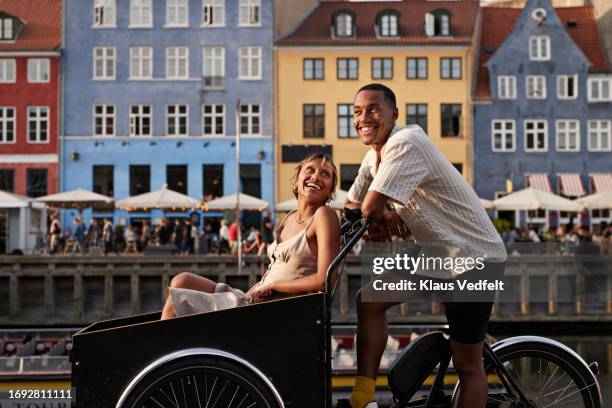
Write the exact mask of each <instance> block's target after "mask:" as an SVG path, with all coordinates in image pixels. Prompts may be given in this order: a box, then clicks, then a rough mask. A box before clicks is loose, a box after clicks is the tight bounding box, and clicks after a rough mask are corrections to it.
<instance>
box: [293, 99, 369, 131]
mask: <svg viewBox="0 0 612 408" xmlns="http://www.w3.org/2000/svg"><path fill="white" fill-rule="evenodd" d="M319 106H321V107H324V105H319ZM304 117H305V116H304ZM324 119H325V118H323V122H324ZM322 135H323V136H325V129H323V130H322ZM323 136H321V137H323ZM338 137H357V132H356V131H355V126H353V105H352V104H350V103H347V104H340V105H338Z"/></svg>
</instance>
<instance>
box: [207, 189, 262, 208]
mask: <svg viewBox="0 0 612 408" xmlns="http://www.w3.org/2000/svg"><path fill="white" fill-rule="evenodd" d="M236 201H237V200H236V194H230V195H226V196H223V197H220V198H216V199H214V200H210V201H207V202H205V203H204V207H206V209H207V210H220V211H224V210H235V209H236V205H237V203H236ZM268 206H269V204H268V202H267V201H264V200H261V199H259V198H257V197H253V196H250V195H248V194H243V193H240V209H241V210H257V211H261V210H264V209H266V208H268Z"/></svg>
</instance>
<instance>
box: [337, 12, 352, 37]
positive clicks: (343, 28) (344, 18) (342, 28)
mask: <svg viewBox="0 0 612 408" xmlns="http://www.w3.org/2000/svg"><path fill="white" fill-rule="evenodd" d="M334 31H335V34H336V37H352V36H353V31H354V30H353V15H352V14H350V13H347V12H340V13H338V14H336V15H335V17H334Z"/></svg>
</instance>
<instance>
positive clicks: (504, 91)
mask: <svg viewBox="0 0 612 408" xmlns="http://www.w3.org/2000/svg"><path fill="white" fill-rule="evenodd" d="M497 97H498V98H499V99H516V76H514V75H500V76H498V77H497Z"/></svg>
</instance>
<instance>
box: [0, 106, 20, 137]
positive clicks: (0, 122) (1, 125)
mask: <svg viewBox="0 0 612 408" xmlns="http://www.w3.org/2000/svg"><path fill="white" fill-rule="evenodd" d="M9 109H10V110H12V111H13V117H12V118H11V119H9V118H8V116H7V111H8V110H9ZM0 112H1V113H2V115H0V144H15V143H17V126H16V125H17V108H16V107H15V106H0ZM9 123H12V124H13V135H12V136H13V139H12V140H10V141H8V140H7V138H8V124H9Z"/></svg>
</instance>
